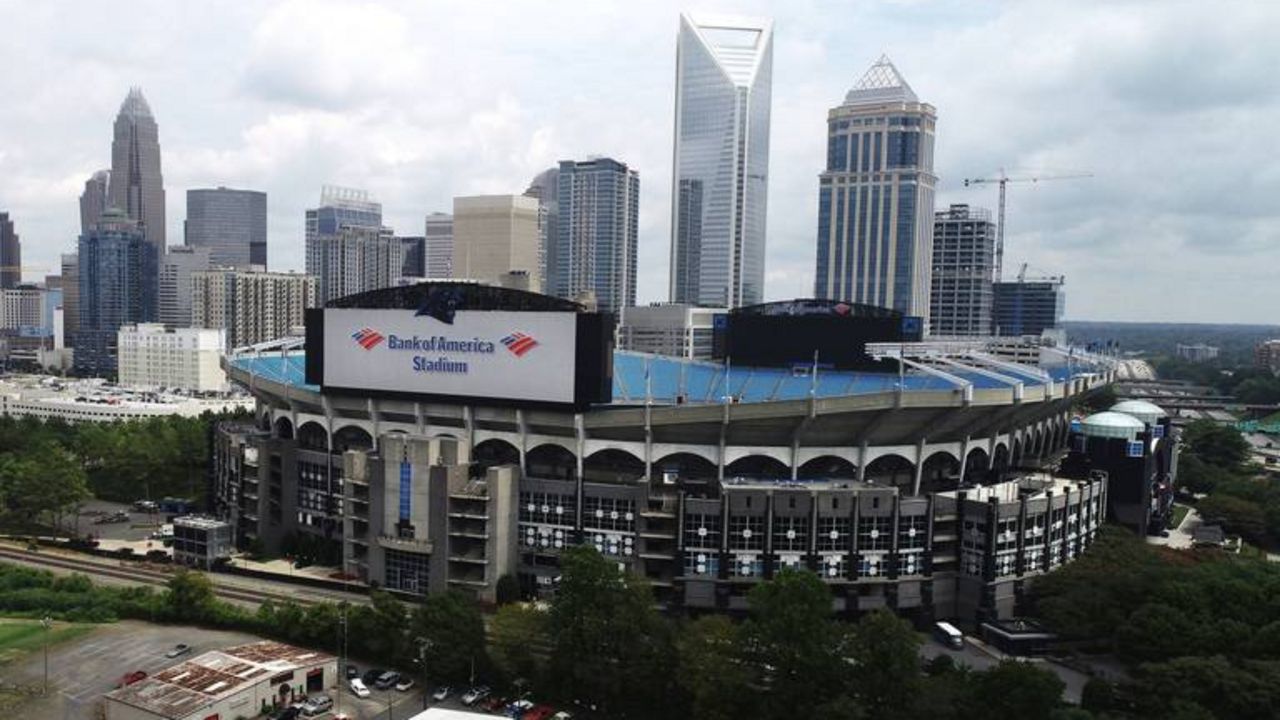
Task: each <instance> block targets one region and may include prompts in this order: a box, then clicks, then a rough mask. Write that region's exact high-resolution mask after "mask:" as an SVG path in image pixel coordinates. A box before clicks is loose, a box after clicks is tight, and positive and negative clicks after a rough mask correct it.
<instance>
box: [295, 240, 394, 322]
mask: <svg viewBox="0 0 1280 720" xmlns="http://www.w3.org/2000/svg"><path fill="white" fill-rule="evenodd" d="M313 243H314V246H315V253H316V258H317V269H318V270H319V273H318V278H319V281H320V290H319V292H320V303H321V304H324V303H327V302H329V301H330V300H334V299H336V298H340V297H346V296H347V295H354V294H356V293H362V292H365V291H367V290H377V289H379V288H386V287H391V286H393V285H395V284H396V283H397V282H398V281H399V280H400V277H401V275H400V273H401V271H402V270H403V269H404V246H403V245H401V244H400V238H398V237H396V236H395V234H394V233H393V232H392V231H391V229H390V228H380V229H375V228H369V227H359V226H351V225H342V226H340V227H339V228H338V232H337V233H336V234H334V235H320V236H318V237H317V238H316V239H315V240H314V241H313ZM308 254H310V252H308Z"/></svg>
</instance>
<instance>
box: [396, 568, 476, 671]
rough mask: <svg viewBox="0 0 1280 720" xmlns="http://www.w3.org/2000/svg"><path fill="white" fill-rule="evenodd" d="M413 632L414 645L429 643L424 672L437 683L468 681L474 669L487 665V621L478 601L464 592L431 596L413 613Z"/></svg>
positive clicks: (412, 640)
mask: <svg viewBox="0 0 1280 720" xmlns="http://www.w3.org/2000/svg"><path fill="white" fill-rule="evenodd" d="M410 633H411V635H412V637H411V638H409V639H410V641H411V642H414V643H416V642H425V644H426V650H427V652H426V653H425V655H424V656H425V658H426V667H425V668H424V671H425V672H426V673H427V675H428V676H429V677H431V678H432V679H433V680H443V681H447V682H453V683H461V682H466V681H468V680H469V679H470V678H471V677H472V671H473V669H474V668H476V667H480V668H481V669H483V668H484V667H485V665H486V655H485V637H484V619H483V618H481V617H480V608H479V607H477V605H476V603H475V601H474V600H472V599H471V598H470V597H467V596H466V595H463V594H462V593H459V592H457V591H450V592H447V593H441V594H436V595H428V596H427V598H426V600H424V601H423V602H422V604H421V605H419V606H418V607H417V608H416V609H415V610H414V612H413V620H412V623H411V627H410ZM408 650H409V651H410V652H411V653H414V652H416V651H417V650H418V648H417V647H416V646H412V647H409V648H408Z"/></svg>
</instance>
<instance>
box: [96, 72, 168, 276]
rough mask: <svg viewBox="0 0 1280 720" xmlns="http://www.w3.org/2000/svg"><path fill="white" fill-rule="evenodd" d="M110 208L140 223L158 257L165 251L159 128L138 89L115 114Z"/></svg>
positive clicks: (134, 89)
mask: <svg viewBox="0 0 1280 720" xmlns="http://www.w3.org/2000/svg"><path fill="white" fill-rule="evenodd" d="M109 186H110V192H109V193H108V198H109V200H110V206H111V207H116V208H120V209H121V210H123V211H124V212H125V214H126V215H128V216H129V217H130V218H131V219H133V220H135V221H137V222H138V223H141V230H142V232H143V234H144V235H145V236H146V238H147V242H150V243H151V244H152V245H153V246H155V251H156V256H157V257H159V256H160V254H161V253H163V252H164V248H165V237H166V236H165V225H164V177H163V176H162V175H161V174H160V128H159V127H158V126H157V125H156V120H155V118H154V117H153V116H152V115H151V107H150V106H149V105H147V99H146V98H144V97H142V88H136V87H135V88H132V89H130V90H129V95H128V97H126V98H125V99H124V103H123V104H122V105H120V113H119V114H118V115H116V125H115V138H114V139H113V140H112V141H111V182H110V184H109Z"/></svg>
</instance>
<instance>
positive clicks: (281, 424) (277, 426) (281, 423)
mask: <svg viewBox="0 0 1280 720" xmlns="http://www.w3.org/2000/svg"><path fill="white" fill-rule="evenodd" d="M273 432H274V433H275V436H276V437H278V438H280V439H281V440H292V439H293V422H292V421H290V420H289V418H287V417H285V416H283V415H281V416H280V417H278V418H276V421H275V423H274V427H273Z"/></svg>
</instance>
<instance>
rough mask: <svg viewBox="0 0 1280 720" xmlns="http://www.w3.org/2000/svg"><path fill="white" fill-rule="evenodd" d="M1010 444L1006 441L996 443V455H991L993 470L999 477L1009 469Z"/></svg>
mask: <svg viewBox="0 0 1280 720" xmlns="http://www.w3.org/2000/svg"><path fill="white" fill-rule="evenodd" d="M1009 465H1010V458H1009V446H1008V445H1005V444H1004V443H998V444H996V452H995V455H993V456H992V457H991V470H992V472H994V473H995V475H996V477H997V478H1000V477H1003V476H1004V474H1005V473H1006V472H1008V470H1009Z"/></svg>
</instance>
